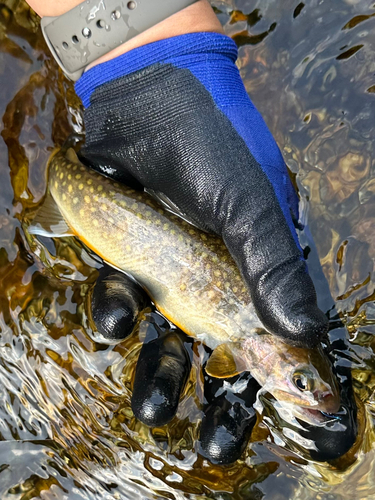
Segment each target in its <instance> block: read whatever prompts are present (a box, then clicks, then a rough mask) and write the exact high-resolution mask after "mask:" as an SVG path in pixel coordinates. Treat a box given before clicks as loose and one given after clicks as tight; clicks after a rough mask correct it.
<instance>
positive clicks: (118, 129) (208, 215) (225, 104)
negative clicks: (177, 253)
mask: <svg viewBox="0 0 375 500" xmlns="http://www.w3.org/2000/svg"><path fill="white" fill-rule="evenodd" d="M235 58H236V48H235V45H234V43H233V42H232V41H231V40H230V39H229V38H227V37H225V36H223V35H218V34H216V33H194V34H191V35H183V36H180V37H176V38H173V39H170V40H162V41H160V42H157V43H154V44H151V45H148V46H144V47H140V48H138V49H135V50H133V51H131V52H129V53H127V54H124V55H123V56H120V57H119V58H117V59H115V60H113V61H109V62H108V63H104V64H101V65H99V66H96V67H94V68H92V69H91V70H89V71H88V72H87V73H85V74H84V75H83V77H82V78H81V80H79V81H78V83H77V86H76V89H77V91H78V93H79V94H80V95H81V97H82V99H83V101H84V103H85V105H86V106H87V109H86V110H85V116H84V118H85V124H86V146H85V147H84V148H83V150H82V160H83V161H85V162H86V163H88V164H89V165H91V166H93V167H94V168H96V169H98V170H99V171H100V172H102V173H104V174H106V175H108V176H110V177H112V178H113V179H116V180H120V181H123V182H125V183H127V184H133V185H134V183H138V184H139V185H142V186H146V187H147V188H148V189H151V190H153V191H154V192H157V193H163V195H166V196H167V198H168V199H169V200H170V201H171V202H172V204H173V206H175V207H177V209H178V210H179V211H180V212H182V213H183V214H184V215H185V216H186V217H187V218H188V219H190V220H191V221H193V222H194V223H195V224H196V225H198V226H200V227H201V228H204V229H206V230H209V231H212V232H214V233H216V234H219V235H221V236H222V238H223V239H224V242H225V243H226V245H227V247H228V249H229V251H230V253H231V254H232V256H233V257H234V259H235V261H236V263H237V265H238V267H239V269H240V271H241V273H242V276H243V277H244V279H245V281H246V283H247V284H248V286H249V290H250V293H251V297H252V300H253V302H254V305H255V308H256V310H257V313H258V315H259V317H260V319H261V321H262V322H263V324H264V326H265V327H266V328H267V329H268V330H269V331H270V332H272V333H274V334H277V335H280V336H282V337H283V338H284V339H285V340H286V341H287V342H292V343H294V344H296V345H300V346H308V347H312V346H314V345H316V344H317V343H318V342H319V339H320V338H321V336H322V335H323V334H324V333H325V332H326V331H327V318H326V317H325V315H324V314H323V312H322V311H321V310H320V309H319V308H318V307H317V304H316V294H315V290H314V286H313V283H312V281H311V279H310V277H309V275H308V272H307V268H306V263H305V261H304V259H303V255H302V251H301V248H300V246H299V243H298V238H297V235H296V232H295V229H294V226H293V219H296V218H297V204H296V196H295V193H294V192H293V188H292V186H291V183H290V180H289V178H288V175H287V171H286V167H285V163H284V162H283V159H282V157H281V154H280V152H279V150H278V148H277V146H276V144H275V142H274V140H273V138H272V136H271V134H270V133H269V131H268V129H267V127H266V125H265V123H264V122H263V120H262V119H261V117H260V115H259V113H258V112H257V111H256V109H255V108H254V106H253V104H252V103H251V101H250V99H249V98H248V96H247V94H246V91H245V88H244V87H243V84H242V81H241V79H240V76H239V73H238V70H237V68H236V66H235V63H234V62H235ZM160 61H162V62H163V63H157V62H160ZM150 63H154V64H151V65H149V66H148V67H146V68H145V69H142V70H138V71H135V72H131V71H132V70H133V71H134V70H135V69H137V68H139V67H142V66H147V64H150ZM128 73H130V74H128ZM103 82H105V83H103Z"/></svg>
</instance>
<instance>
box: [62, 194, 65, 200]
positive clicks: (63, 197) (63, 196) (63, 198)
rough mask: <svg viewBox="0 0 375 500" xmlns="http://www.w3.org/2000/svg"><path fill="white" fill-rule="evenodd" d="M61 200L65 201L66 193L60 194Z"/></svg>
mask: <svg viewBox="0 0 375 500" xmlns="http://www.w3.org/2000/svg"><path fill="white" fill-rule="evenodd" d="M62 200H63V201H66V194H65V193H63V195H62Z"/></svg>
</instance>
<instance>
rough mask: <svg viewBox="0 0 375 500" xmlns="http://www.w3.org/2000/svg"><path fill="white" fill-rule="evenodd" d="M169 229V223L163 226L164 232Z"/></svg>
mask: <svg viewBox="0 0 375 500" xmlns="http://www.w3.org/2000/svg"><path fill="white" fill-rule="evenodd" d="M168 228H169V224H168V223H165V224H164V225H163V229H164V231H166V230H167V229H168Z"/></svg>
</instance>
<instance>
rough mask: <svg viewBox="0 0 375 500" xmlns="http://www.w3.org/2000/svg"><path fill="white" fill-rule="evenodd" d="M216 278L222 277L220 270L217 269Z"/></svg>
mask: <svg viewBox="0 0 375 500" xmlns="http://www.w3.org/2000/svg"><path fill="white" fill-rule="evenodd" d="M214 276H216V277H217V278H218V277H219V276H221V272H220V271H219V270H218V269H215V271H214Z"/></svg>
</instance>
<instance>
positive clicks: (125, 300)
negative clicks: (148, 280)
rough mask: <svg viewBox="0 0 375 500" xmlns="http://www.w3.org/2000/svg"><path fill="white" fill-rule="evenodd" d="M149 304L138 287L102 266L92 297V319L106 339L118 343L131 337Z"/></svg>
mask: <svg viewBox="0 0 375 500" xmlns="http://www.w3.org/2000/svg"><path fill="white" fill-rule="evenodd" d="M150 304H151V301H150V299H149V297H148V295H147V294H146V293H145V292H144V290H143V289H142V288H141V287H140V286H139V285H137V284H136V283H135V282H134V281H133V280H131V279H130V278H129V277H128V276H126V275H125V274H123V273H120V272H118V271H116V270H114V269H113V268H111V267H109V266H107V265H104V266H103V267H102V269H101V270H100V272H99V276H98V279H97V281H96V283H95V286H94V289H93V291H92V294H91V301H90V312H91V318H92V320H93V321H94V323H95V326H96V330H97V331H98V333H99V334H100V335H102V336H103V337H104V338H105V339H108V340H111V341H112V340H121V339H125V338H126V337H128V336H129V335H131V333H132V332H133V330H134V327H135V325H136V323H137V321H138V318H139V316H140V314H141V312H142V311H143V310H144V309H145V308H146V307H147V306H149V305H150Z"/></svg>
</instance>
